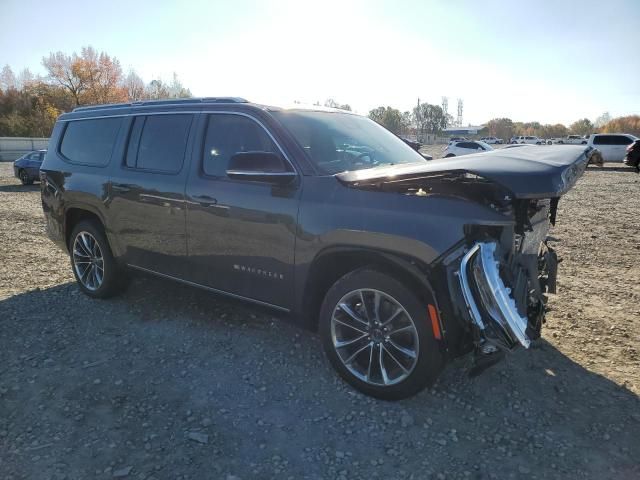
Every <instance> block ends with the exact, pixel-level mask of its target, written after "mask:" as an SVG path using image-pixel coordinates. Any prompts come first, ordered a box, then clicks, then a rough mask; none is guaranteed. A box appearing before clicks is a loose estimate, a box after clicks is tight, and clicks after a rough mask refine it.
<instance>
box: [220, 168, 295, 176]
mask: <svg viewBox="0 0 640 480" xmlns="http://www.w3.org/2000/svg"><path fill="white" fill-rule="evenodd" d="M227 175H245V176H257V175H260V176H265V177H297V176H298V174H297V173H296V172H260V171H248V170H227Z"/></svg>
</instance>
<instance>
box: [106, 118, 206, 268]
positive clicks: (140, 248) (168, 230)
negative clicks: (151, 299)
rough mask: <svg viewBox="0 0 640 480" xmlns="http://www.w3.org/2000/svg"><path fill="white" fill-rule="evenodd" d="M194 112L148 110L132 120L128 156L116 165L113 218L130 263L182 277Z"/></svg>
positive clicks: (111, 220)
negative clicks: (150, 111)
mask: <svg viewBox="0 0 640 480" xmlns="http://www.w3.org/2000/svg"><path fill="white" fill-rule="evenodd" d="M196 115H197V114H194V113H169V112H165V113H158V114H156V113H149V114H141V115H136V116H133V117H132V118H130V119H129V120H128V132H129V133H128V136H127V143H126V146H125V148H124V159H122V161H121V162H119V164H118V165H117V166H115V167H114V169H113V170H112V176H111V182H110V193H111V194H110V206H109V212H110V218H109V224H110V225H111V228H112V230H113V233H114V237H115V239H116V242H117V247H118V249H119V253H120V254H121V255H123V258H124V259H125V261H126V263H127V264H129V265H132V266H135V267H139V268H141V269H146V270H151V271H154V272H159V273H163V274H166V275H170V276H175V277H179V278H182V277H183V276H184V274H185V262H186V257H187V251H186V232H185V219H186V213H185V197H184V186H185V181H186V178H187V172H188V166H187V165H186V163H187V162H186V159H187V158H189V149H190V145H191V143H192V140H191V135H192V131H193V129H192V126H193V124H194V123H195V118H196Z"/></svg>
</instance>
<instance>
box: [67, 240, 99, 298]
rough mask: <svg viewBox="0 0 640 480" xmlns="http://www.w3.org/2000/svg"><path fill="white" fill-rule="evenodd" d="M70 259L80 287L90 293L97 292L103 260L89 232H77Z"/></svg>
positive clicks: (95, 241)
mask: <svg viewBox="0 0 640 480" xmlns="http://www.w3.org/2000/svg"><path fill="white" fill-rule="evenodd" d="M72 258H73V268H74V269H75V272H76V275H77V277H78V281H79V282H80V283H81V284H82V286H83V287H85V288H86V289H88V290H91V291H95V290H98V289H99V288H100V286H101V285H102V282H103V280H104V258H103V256H102V250H101V249H100V245H99V244H98V241H97V240H96V239H95V237H94V236H93V235H91V234H90V233H89V232H85V231H83V232H79V233H78V235H76V238H75V240H74V242H73V251H72Z"/></svg>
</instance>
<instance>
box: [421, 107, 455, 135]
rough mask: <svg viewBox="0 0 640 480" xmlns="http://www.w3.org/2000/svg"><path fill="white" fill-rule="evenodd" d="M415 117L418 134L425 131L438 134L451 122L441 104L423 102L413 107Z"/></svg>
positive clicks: (422, 133)
mask: <svg viewBox="0 0 640 480" xmlns="http://www.w3.org/2000/svg"><path fill="white" fill-rule="evenodd" d="M413 119H414V121H415V124H416V126H417V128H418V136H422V135H424V134H425V133H433V134H436V135H437V134H438V133H440V132H441V131H442V130H444V129H445V128H447V125H448V123H449V120H448V118H447V115H445V113H444V110H442V107H441V106H440V105H431V104H429V103H421V104H420V105H418V106H417V107H415V108H414V109H413Z"/></svg>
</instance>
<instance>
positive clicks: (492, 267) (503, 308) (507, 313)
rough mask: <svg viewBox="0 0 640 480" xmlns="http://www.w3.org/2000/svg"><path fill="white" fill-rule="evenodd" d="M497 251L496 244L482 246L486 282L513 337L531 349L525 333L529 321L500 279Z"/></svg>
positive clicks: (481, 253)
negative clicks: (521, 313) (520, 312)
mask: <svg viewBox="0 0 640 480" xmlns="http://www.w3.org/2000/svg"><path fill="white" fill-rule="evenodd" d="M495 250H496V244H495V243H481V244H480V256H481V257H482V271H483V272H484V277H485V280H486V281H487V284H488V285H489V288H490V289H491V293H492V294H493V297H494V298H495V300H496V302H497V304H498V308H499V309H500V313H501V314H502V316H503V317H504V319H505V320H506V321H507V324H508V327H509V330H511V333H513V335H515V337H516V338H517V339H518V341H519V342H520V345H522V346H523V347H524V348H529V346H530V345H531V340H529V338H528V337H527V334H526V333H525V332H526V330H527V324H528V323H529V320H528V319H527V318H526V317H523V316H521V315H520V314H519V313H518V308H517V307H516V302H515V300H513V298H511V297H510V296H509V290H508V288H507V286H506V285H505V284H504V282H503V281H502V278H500V272H499V271H498V262H497V261H496V258H495V256H494V252H495Z"/></svg>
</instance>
